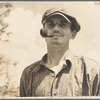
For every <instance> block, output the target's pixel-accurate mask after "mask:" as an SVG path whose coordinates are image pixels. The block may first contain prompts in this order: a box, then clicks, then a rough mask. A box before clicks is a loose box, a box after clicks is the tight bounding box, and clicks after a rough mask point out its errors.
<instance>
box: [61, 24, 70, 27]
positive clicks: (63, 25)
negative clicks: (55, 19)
mask: <svg viewBox="0 0 100 100" xmlns="http://www.w3.org/2000/svg"><path fill="white" fill-rule="evenodd" d="M59 26H60V27H68V25H67V24H66V23H61V24H59Z"/></svg>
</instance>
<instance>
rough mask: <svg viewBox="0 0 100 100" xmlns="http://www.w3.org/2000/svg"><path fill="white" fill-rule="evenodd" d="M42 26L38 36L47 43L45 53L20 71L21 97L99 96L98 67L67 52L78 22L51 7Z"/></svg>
mask: <svg viewBox="0 0 100 100" xmlns="http://www.w3.org/2000/svg"><path fill="white" fill-rule="evenodd" d="M42 24H43V29H41V31H40V33H41V36H42V37H44V38H45V40H46V42H47V54H46V55H44V57H43V58H42V59H41V60H40V61H38V62H35V63H33V64H32V65H30V66H28V67H27V68H25V70H24V71H23V74H22V77H21V82H20V96H22V97H30V96H34V97H38V96H41V97H44V96H46V97H48V96H49V97H50V96H57V97H61V96H94V95H98V93H99V87H100V75H99V74H100V68H99V65H98V64H97V63H96V62H95V61H93V60H91V59H88V58H85V57H77V56H74V55H73V54H72V53H71V52H70V50H69V42H70V39H74V38H75V36H76V34H77V32H79V30H80V25H79V24H78V22H77V20H76V19H75V18H74V17H73V16H71V15H68V13H67V12H66V11H65V10H63V9H56V8H53V9H49V10H47V11H46V12H45V13H44V15H43V18H42Z"/></svg>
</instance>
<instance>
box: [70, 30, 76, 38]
mask: <svg viewBox="0 0 100 100" xmlns="http://www.w3.org/2000/svg"><path fill="white" fill-rule="evenodd" d="M76 34H77V31H76V30H73V31H72V36H71V39H74V38H75V37H76Z"/></svg>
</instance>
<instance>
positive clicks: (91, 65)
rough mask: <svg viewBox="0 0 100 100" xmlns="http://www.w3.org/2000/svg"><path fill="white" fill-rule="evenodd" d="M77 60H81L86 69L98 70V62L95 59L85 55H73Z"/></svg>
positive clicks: (99, 69)
mask: <svg viewBox="0 0 100 100" xmlns="http://www.w3.org/2000/svg"><path fill="white" fill-rule="evenodd" d="M74 57H75V59H77V61H78V62H79V61H80V62H81V63H82V64H83V65H84V66H86V69H87V70H95V71H100V64H99V63H98V62H97V61H95V60H94V59H91V58H88V57H85V56H79V55H78V56H76V55H75V56H74Z"/></svg>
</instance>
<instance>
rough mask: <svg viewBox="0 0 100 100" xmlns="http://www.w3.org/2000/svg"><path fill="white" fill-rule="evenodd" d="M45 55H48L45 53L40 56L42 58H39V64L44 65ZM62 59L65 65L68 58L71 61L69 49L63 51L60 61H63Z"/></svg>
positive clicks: (71, 55)
mask: <svg viewBox="0 0 100 100" xmlns="http://www.w3.org/2000/svg"><path fill="white" fill-rule="evenodd" d="M47 56H48V54H45V55H44V56H43V57H42V59H41V61H40V64H41V65H44V66H46V62H47ZM63 60H65V62H64V64H65V65H66V61H67V60H69V61H70V62H71V63H72V62H73V54H72V53H71V52H70V50H67V51H66V52H65V53H64V55H63V57H62V58H61V60H60V62H61V61H63Z"/></svg>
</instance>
